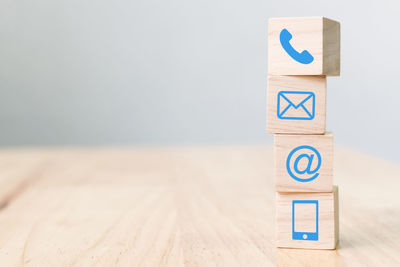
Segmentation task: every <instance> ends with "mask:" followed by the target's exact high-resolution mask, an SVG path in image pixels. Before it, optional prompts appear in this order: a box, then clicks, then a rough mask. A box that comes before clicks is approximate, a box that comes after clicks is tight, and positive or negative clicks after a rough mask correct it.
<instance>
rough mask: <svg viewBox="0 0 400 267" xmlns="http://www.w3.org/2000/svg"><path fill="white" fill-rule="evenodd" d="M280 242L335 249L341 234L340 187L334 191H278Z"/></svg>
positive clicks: (277, 219)
mask: <svg viewBox="0 0 400 267" xmlns="http://www.w3.org/2000/svg"><path fill="white" fill-rule="evenodd" d="M276 198H277V199H276V246H277V247H285V248H313V249H334V248H335V247H336V243H337V241H338V238H339V203H338V188H337V186H334V187H333V192H331V193H277V194H276Z"/></svg>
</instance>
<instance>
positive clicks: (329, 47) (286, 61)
mask: <svg viewBox="0 0 400 267" xmlns="http://www.w3.org/2000/svg"><path fill="white" fill-rule="evenodd" d="M268 24H269V25H268V74H271V75H328V76H339V75H340V23H339V22H337V21H334V20H330V19H327V18H324V17H297V18H271V19H269V22H268Z"/></svg>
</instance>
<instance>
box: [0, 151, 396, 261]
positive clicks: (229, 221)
mask: <svg viewBox="0 0 400 267" xmlns="http://www.w3.org/2000/svg"><path fill="white" fill-rule="evenodd" d="M272 154H273V153H272V149H271V148H270V147H267V146H264V147H263V146H247V147H246V146H231V147H227V146H225V147H224V146H218V147H180V148H179V147H177V148H174V147H169V148H168V147H166V148H126V149H123V148H108V149H106V148H104V149H101V148H94V149H41V150H40V149H2V150H0V265H1V266H22V265H26V266H41V267H43V266H160V265H162V266H164V265H165V266H184V265H186V266H274V265H277V266H400V192H399V186H400V166H398V165H395V164H393V163H389V162H385V161H383V160H380V159H377V158H373V157H370V156H366V155H363V154H361V153H355V152H351V151H348V150H345V149H340V148H337V149H336V150H335V173H334V175H335V176H334V181H335V184H337V185H338V186H339V192H340V193H339V197H340V245H339V247H338V249H337V250H328V251H321V250H302V249H277V248H275V244H274V224H275V222H274V212H275V211H274V208H275V206H274V200H275V193H274V189H273V175H272V165H273V162H272Z"/></svg>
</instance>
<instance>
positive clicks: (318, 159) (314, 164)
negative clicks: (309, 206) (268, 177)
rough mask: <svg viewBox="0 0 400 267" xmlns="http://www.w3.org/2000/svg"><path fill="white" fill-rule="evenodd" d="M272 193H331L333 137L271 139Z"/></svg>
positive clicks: (283, 135) (286, 136)
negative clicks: (273, 179) (272, 160)
mask: <svg viewBox="0 0 400 267" xmlns="http://www.w3.org/2000/svg"><path fill="white" fill-rule="evenodd" d="M274 159H275V162H274V165H275V166H274V171H275V191H278V192H332V182H333V135H332V134H331V133H327V134H323V135H286V134H276V135H275V136H274Z"/></svg>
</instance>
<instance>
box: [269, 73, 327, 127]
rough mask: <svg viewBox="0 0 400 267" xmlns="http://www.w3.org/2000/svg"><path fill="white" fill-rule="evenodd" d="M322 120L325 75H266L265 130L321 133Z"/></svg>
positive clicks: (323, 118) (324, 113) (323, 113)
mask: <svg viewBox="0 0 400 267" xmlns="http://www.w3.org/2000/svg"><path fill="white" fill-rule="evenodd" d="M293 92H295V93H293ZM286 98H287V99H286ZM288 100H289V101H290V102H289V101H288ZM278 102H279V105H278ZM278 107H279V108H278ZM288 107H289V108H288ZM304 109H306V110H307V111H308V112H309V113H307V111H305V110H304ZM294 118H295V119H294ZM299 118H307V120H305V119H299ZM308 118H311V119H308ZM325 121H326V77H325V76H268V83H267V132H268V133H296V134H323V133H325Z"/></svg>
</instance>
